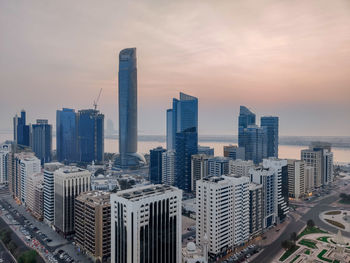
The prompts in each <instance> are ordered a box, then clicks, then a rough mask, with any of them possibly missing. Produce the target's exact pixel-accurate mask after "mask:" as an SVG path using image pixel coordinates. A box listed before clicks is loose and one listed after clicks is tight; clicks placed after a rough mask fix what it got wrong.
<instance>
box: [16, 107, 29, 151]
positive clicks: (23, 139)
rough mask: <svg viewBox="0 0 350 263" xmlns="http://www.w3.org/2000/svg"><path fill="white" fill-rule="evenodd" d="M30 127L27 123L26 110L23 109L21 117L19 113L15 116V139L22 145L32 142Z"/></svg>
mask: <svg viewBox="0 0 350 263" xmlns="http://www.w3.org/2000/svg"><path fill="white" fill-rule="evenodd" d="M29 138H30V129H29V125H26V112H25V111H24V110H22V111H21V117H18V116H17V114H16V116H15V117H14V118H13V140H14V141H15V142H16V143H17V144H20V145H25V146H29V144H30V139H29Z"/></svg>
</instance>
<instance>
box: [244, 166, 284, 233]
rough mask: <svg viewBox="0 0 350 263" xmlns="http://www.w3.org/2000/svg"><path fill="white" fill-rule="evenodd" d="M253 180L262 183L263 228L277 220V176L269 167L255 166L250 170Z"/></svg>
mask: <svg viewBox="0 0 350 263" xmlns="http://www.w3.org/2000/svg"><path fill="white" fill-rule="evenodd" d="M250 176H251V181H252V182H253V183H256V184H261V185H262V220H263V228H267V227H270V226H272V225H273V224H274V223H276V221H277V209H278V205H277V201H278V200H277V196H276V190H275V187H276V186H277V178H276V176H275V172H274V171H273V170H272V169H269V168H261V167H259V168H255V169H251V170H250Z"/></svg>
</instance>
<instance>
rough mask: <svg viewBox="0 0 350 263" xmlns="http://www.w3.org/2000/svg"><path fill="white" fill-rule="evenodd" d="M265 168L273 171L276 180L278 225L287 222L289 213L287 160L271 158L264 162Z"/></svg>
mask: <svg viewBox="0 0 350 263" xmlns="http://www.w3.org/2000/svg"><path fill="white" fill-rule="evenodd" d="M263 167H264V168H268V169H270V170H272V171H273V172H274V176H275V178H276V182H277V184H275V196H276V197H277V216H278V221H277V223H280V222H283V221H284V220H285V218H286V216H287V214H288V212H289V206H288V205H289V201H288V200H289V198H288V194H289V193H288V165H287V160H282V159H277V158H274V157H270V158H269V159H264V160H263Z"/></svg>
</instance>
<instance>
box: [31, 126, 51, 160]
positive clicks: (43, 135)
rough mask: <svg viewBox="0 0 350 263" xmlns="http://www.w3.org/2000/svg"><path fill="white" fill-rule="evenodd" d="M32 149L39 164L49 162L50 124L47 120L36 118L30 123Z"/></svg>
mask: <svg viewBox="0 0 350 263" xmlns="http://www.w3.org/2000/svg"><path fill="white" fill-rule="evenodd" d="M32 149H33V152H34V153H35V156H36V157H38V158H39V159H40V161H41V164H44V163H48V162H51V151H52V126H51V125H50V124H49V123H48V120H36V124H33V125H32Z"/></svg>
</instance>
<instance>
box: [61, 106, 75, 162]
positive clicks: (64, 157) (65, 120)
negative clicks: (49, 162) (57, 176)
mask: <svg viewBox="0 0 350 263" xmlns="http://www.w3.org/2000/svg"><path fill="white" fill-rule="evenodd" d="M56 149H57V160H58V161H59V162H75V161H77V160H78V158H77V152H78V150H77V127H76V114H75V111H74V110H73V109H67V108H63V109H62V110H58V111H57V112H56Z"/></svg>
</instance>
